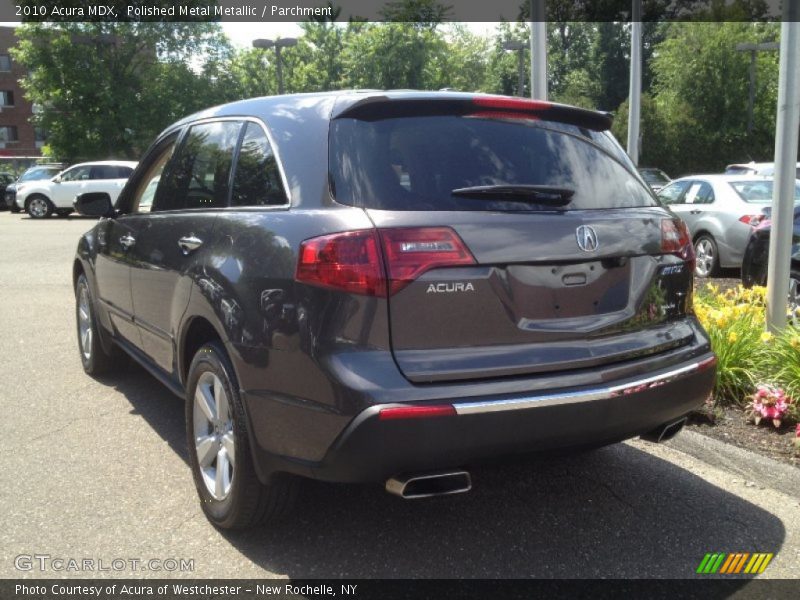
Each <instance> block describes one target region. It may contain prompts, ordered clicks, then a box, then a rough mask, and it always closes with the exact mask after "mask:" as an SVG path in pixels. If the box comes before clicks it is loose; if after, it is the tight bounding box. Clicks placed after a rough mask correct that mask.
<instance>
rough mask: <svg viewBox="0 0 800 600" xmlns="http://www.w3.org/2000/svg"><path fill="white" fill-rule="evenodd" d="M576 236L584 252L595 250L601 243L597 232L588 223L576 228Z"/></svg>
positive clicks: (579, 246)
mask: <svg viewBox="0 0 800 600" xmlns="http://www.w3.org/2000/svg"><path fill="white" fill-rule="evenodd" d="M575 237H576V238H577V240H578V248H580V249H581V250H583V251H584V252H594V251H595V250H597V246H598V245H599V244H598V242H597V233H595V230H594V229H592V228H591V227H589V226H588V225H581V226H580V227H578V229H576V230H575Z"/></svg>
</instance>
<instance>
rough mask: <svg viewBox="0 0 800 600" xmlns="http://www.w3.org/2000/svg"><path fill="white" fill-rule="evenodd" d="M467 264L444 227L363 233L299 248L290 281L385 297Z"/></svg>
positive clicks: (470, 258)
mask: <svg viewBox="0 0 800 600" xmlns="http://www.w3.org/2000/svg"><path fill="white" fill-rule="evenodd" d="M473 264H475V259H474V258H473V256H472V254H471V253H470V251H469V250H468V249H467V247H466V246H465V245H464V242H463V241H462V240H461V238H460V237H458V234H457V233H456V232H455V231H453V230H452V229H450V228H449V227H409V228H392V229H379V230H372V229H369V230H360V231H349V232H344V233H334V234H331V235H325V236H322V237H317V238H312V239H310V240H306V241H304V242H303V243H301V244H300V258H299V260H298V263H297V271H296V273H295V279H296V280H297V281H300V282H302V283H307V284H310V285H315V286H318V287H325V288H330V289H336V290H341V291H344V292H350V293H353V294H363V295H366V296H380V297H386V296H387V295H392V294H395V293H397V292H399V291H400V290H401V289H403V288H404V287H405V286H407V285H408V284H409V283H411V282H412V281H414V280H415V279H416V278H417V277H419V276H420V275H422V274H423V273H425V272H426V271H429V270H431V269H436V268H441V267H456V266H464V265H473ZM384 266H385V271H384Z"/></svg>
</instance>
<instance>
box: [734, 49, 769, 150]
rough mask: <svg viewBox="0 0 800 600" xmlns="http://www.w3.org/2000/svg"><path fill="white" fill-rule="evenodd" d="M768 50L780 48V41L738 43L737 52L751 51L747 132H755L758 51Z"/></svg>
mask: <svg viewBox="0 0 800 600" xmlns="http://www.w3.org/2000/svg"><path fill="white" fill-rule="evenodd" d="M767 50H780V44H779V43H778V42H764V43H762V44H749V43H746V44H736V51H737V52H749V53H750V96H749V98H748V102H747V133H748V135H749V134H752V133H753V105H754V104H755V100H756V52H764V51H767Z"/></svg>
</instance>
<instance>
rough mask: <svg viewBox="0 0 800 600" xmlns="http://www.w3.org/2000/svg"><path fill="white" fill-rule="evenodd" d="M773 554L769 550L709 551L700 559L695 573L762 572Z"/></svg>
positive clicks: (736, 573) (735, 573)
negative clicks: (750, 551)
mask: <svg viewBox="0 0 800 600" xmlns="http://www.w3.org/2000/svg"><path fill="white" fill-rule="evenodd" d="M773 556H775V555H774V554H773V553H771V552H769V553H766V552H755V553H753V554H751V553H749V552H734V553H731V554H727V553H725V552H709V553H708V554H706V555H705V556H704V557H703V560H701V561H700V566H698V567H697V573H700V574H702V575H713V574H716V573H719V574H720V575H739V574H757V573H763V572H764V570H765V569H766V568H767V565H768V564H769V563H770V561H771V560H772V557H773Z"/></svg>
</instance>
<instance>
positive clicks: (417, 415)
mask: <svg viewBox="0 0 800 600" xmlns="http://www.w3.org/2000/svg"><path fill="white" fill-rule="evenodd" d="M455 415H456V409H455V408H454V407H453V406H451V405H449V404H444V405H441V406H397V407H394V408H382V409H381V410H380V412H379V413H378V419H379V420H381V421H391V420H395V419H427V418H429V417H454V416H455Z"/></svg>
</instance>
